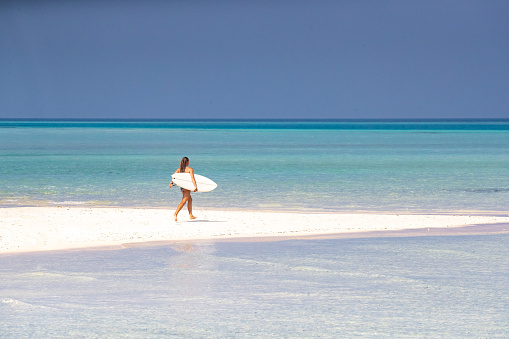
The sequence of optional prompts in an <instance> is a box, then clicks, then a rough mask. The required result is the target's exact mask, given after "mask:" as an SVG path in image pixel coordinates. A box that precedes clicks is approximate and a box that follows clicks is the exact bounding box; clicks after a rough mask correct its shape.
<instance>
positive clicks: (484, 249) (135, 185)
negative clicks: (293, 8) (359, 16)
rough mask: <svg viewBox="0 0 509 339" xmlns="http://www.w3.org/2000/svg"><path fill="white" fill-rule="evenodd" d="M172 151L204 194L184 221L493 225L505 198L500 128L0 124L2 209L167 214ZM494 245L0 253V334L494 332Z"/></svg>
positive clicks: (501, 284)
mask: <svg viewBox="0 0 509 339" xmlns="http://www.w3.org/2000/svg"><path fill="white" fill-rule="evenodd" d="M182 156H188V157H189V158H190V160H191V164H190V165H191V167H193V168H194V169H195V172H196V173H199V174H202V175H205V176H207V177H210V178H212V179H213V180H214V181H216V182H217V183H218V185H219V186H218V188H217V189H216V190H214V191H212V192H208V193H194V194H193V197H194V201H193V205H194V210H195V211H196V214H197V215H199V210H200V209H201V208H204V209H225V210H228V209H242V210H260V211H262V210H272V211H280V210H281V211H283V210H284V211H310V212H314V211H317V212H357V211H375V212H376V211H380V212H385V211H392V212H408V213H413V212H425V213H453V212H458V211H469V212H470V213H481V214H482V213H491V212H495V213H497V214H504V215H506V214H507V212H508V210H507V206H509V180H508V179H509V120H451V121H446V120H439V121H431V120H423V121H415V120H408V121H402V120H383V121H366V120H362V121H355V120H349V121H293V120H292V121H180V120H179V121H50V120H44V121H29V120H17V121H8V120H1V121H0V159H1V161H0V206H2V207H4V208H5V207H17V206H90V207H94V206H124V207H154V208H169V209H171V210H173V209H174V208H175V207H176V205H177V203H178V202H179V201H180V198H181V194H180V192H179V190H178V189H169V188H168V184H169V180H170V175H171V173H173V172H174V171H175V169H176V168H177V167H178V165H179V162H180V159H181V158H182ZM1 210H2V208H0V217H1ZM41 222H43V221H41ZM170 227H171V225H170ZM34 236H36V235H34ZM0 237H1V230H0ZM508 241H509V235H507V234H490V235H466V236H427V237H394V238H391V237H384V238H359V239H327V240H325V239H324V240H285V241H273V242H270V241H268V242H189V243H182V244H174V245H166V246H155V247H140V248H126V249H123V250H115V251H106V250H76V251H56V252H38V253H24V254H3V255H0V337H5V338H41V337H44V338H69V337H72V338H119V337H121V338H161V337H171V338H184V337H185V338H267V337H277V338H296V337H304V338H319V337H322V338H341V337H347V338H348V337H368V338H394V337H397V338H405V337H409V338H503V337H508V336H509V319H508V317H507V309H508V308H509V299H508V297H507V287H508V286H509V278H508V277H509V266H508V265H507V258H508V257H509V247H508V246H507V243H508Z"/></svg>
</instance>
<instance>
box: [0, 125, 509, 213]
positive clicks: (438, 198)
mask: <svg viewBox="0 0 509 339" xmlns="http://www.w3.org/2000/svg"><path fill="white" fill-rule="evenodd" d="M183 156H187V157H189V158H190V166H191V167H193V168H194V170H195V173H198V174H202V175H205V176H207V177H209V178H211V179H213V180H214V181H215V182H216V183H217V184H218V188H217V189H216V190H214V191H213V192H210V193H202V194H200V193H198V194H196V195H195V199H194V206H195V208H196V209H199V208H209V209H230V208H232V209H244V210H289V211H292V210H301V211H302V210H305V211H320V212H324V211H333V212H337V211H400V212H439V213H440V212H449V211H458V210H467V211H506V210H507V206H508V205H509V204H508V203H509V180H508V178H509V120H380V121H374V120H348V121H330V120H325V121H321V120H316V121H313V120H304V121H294V120H289V121H285V120H275V121H256V120H251V121H238V120H225V121H222V120H219V121H217V120H211V121H207V120H187V121H186V120H175V121H123V120H122V121H52V120H43V121H30V120H17V121H9V120H0V158H1V159H2V161H1V162H0V206H54V205H82V206H125V207H171V208H173V207H174V205H176V204H178V202H179V200H180V198H181V195H180V192H179V191H178V189H173V190H170V189H169V187H168V184H169V182H170V176H171V174H172V173H173V172H174V171H175V170H176V169H177V168H178V166H179V163H180V159H181V158H182V157H183Z"/></svg>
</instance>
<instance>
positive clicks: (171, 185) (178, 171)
mask: <svg viewBox="0 0 509 339" xmlns="http://www.w3.org/2000/svg"><path fill="white" fill-rule="evenodd" d="M175 173H180V168H177V170H176V171H175ZM175 173H173V174H175ZM170 178H171V177H170ZM172 187H173V179H170V188H172Z"/></svg>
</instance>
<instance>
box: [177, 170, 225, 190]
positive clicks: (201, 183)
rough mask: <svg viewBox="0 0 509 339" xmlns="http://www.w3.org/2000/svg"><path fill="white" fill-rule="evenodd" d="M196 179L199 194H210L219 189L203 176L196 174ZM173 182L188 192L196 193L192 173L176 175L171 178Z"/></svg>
mask: <svg viewBox="0 0 509 339" xmlns="http://www.w3.org/2000/svg"><path fill="white" fill-rule="evenodd" d="M194 179H195V180H196V186H197V187H198V192H210V191H212V190H213V189H214V188H216V187H217V184H216V183H215V182H213V181H212V180H210V179H209V178H207V177H204V176H203V175H199V174H195V175H194ZM171 181H173V183H174V184H175V185H177V186H180V187H182V188H184V189H186V190H190V191H194V184H193V180H192V179H191V174H190V173H174V174H172V176H171Z"/></svg>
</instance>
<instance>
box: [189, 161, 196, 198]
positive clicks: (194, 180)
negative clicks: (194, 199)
mask: <svg viewBox="0 0 509 339" xmlns="http://www.w3.org/2000/svg"><path fill="white" fill-rule="evenodd" d="M188 168H189V173H190V174H191V180H193V184H194V191H193V192H197V191H198V185H196V179H195V178H194V171H193V169H192V168H190V167H188Z"/></svg>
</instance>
